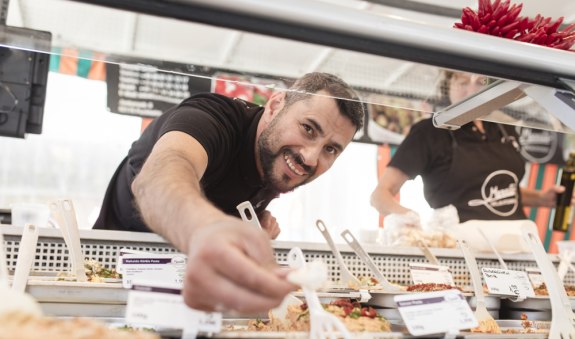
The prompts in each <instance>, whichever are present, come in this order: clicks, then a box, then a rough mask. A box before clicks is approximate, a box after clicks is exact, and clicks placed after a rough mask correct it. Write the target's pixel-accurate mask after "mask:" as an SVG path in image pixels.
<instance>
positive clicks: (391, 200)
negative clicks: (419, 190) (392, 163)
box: [371, 167, 411, 215]
mask: <svg viewBox="0 0 575 339" xmlns="http://www.w3.org/2000/svg"><path fill="white" fill-rule="evenodd" d="M408 179H409V177H408V176H407V174H405V173H403V171H401V170H399V169H397V168H395V167H387V168H386V169H385V170H384V171H383V174H382V176H381V177H380V178H379V182H378V183H377V186H376V188H375V190H374V191H373V192H372V193H371V206H373V207H374V208H375V209H376V210H377V211H378V212H379V213H380V214H382V215H388V214H391V213H397V214H403V213H407V212H409V211H411V210H410V209H408V208H406V207H404V206H402V205H401V204H400V203H399V201H397V200H396V199H395V196H396V195H397V193H398V192H399V190H400V189H401V187H402V186H403V184H404V183H405V182H406V181H407V180H408Z"/></svg>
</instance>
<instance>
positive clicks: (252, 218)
mask: <svg viewBox="0 0 575 339" xmlns="http://www.w3.org/2000/svg"><path fill="white" fill-rule="evenodd" d="M236 209H237V210H238V212H240V216H241V217H242V220H243V221H246V222H249V223H252V224H253V225H254V226H256V227H257V228H260V229H261V228H262V225H261V224H260V221H259V219H258V215H257V214H256V211H254V207H253V206H252V203H251V202H250V201H249V200H246V201H244V202H242V203H240V204H239V205H238V206H236ZM246 212H248V213H249V216H248V213H246Z"/></svg>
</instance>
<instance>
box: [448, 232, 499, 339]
mask: <svg viewBox="0 0 575 339" xmlns="http://www.w3.org/2000/svg"><path fill="white" fill-rule="evenodd" d="M457 243H458V244H459V248H460V249H461V252H463V257H464V258H465V262H466V263H467V267H469V275H470V276H471V282H472V285H473V292H474V293H475V300H476V301H475V317H476V318H477V322H478V323H479V329H480V331H481V332H483V333H501V328H499V324H498V323H497V321H495V319H493V316H491V314H489V311H487V307H486V306H485V295H484V294H483V285H482V284H481V275H480V273H479V267H477V260H476V259H475V256H474V255H473V253H471V249H470V248H469V246H468V245H467V242H466V241H465V240H457Z"/></svg>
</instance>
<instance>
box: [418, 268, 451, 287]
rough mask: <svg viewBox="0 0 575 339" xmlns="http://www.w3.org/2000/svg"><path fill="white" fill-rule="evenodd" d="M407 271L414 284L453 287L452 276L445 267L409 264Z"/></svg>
mask: <svg viewBox="0 0 575 339" xmlns="http://www.w3.org/2000/svg"><path fill="white" fill-rule="evenodd" d="M409 271H410V272H411V279H412V280H413V283H414V284H433V283H435V284H447V285H454V283H453V276H452V275H451V272H449V267H447V266H438V265H430V264H420V263H410V264H409Z"/></svg>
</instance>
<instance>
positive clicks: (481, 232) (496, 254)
mask: <svg viewBox="0 0 575 339" xmlns="http://www.w3.org/2000/svg"><path fill="white" fill-rule="evenodd" d="M477 230H478V231H479V233H480V234H481V235H482V236H483V239H485V241H486V242H487V245H489V247H490V248H491V251H493V253H495V256H496V257H497V260H499V264H500V265H501V267H502V268H503V269H504V270H508V269H509V268H508V267H507V264H506V263H505V261H504V260H503V258H502V257H501V254H499V251H498V250H497V248H495V245H493V242H492V241H491V240H490V239H489V237H487V234H485V232H483V230H482V229H481V228H478V229H477Z"/></svg>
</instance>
